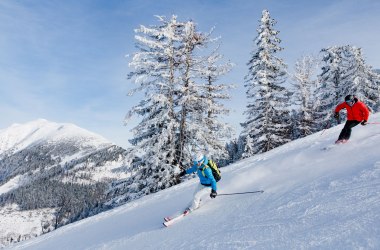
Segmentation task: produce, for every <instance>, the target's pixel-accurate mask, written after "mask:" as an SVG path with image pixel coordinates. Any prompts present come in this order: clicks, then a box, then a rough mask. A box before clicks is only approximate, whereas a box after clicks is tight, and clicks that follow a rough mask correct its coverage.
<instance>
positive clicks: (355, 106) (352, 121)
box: [334, 95, 369, 144]
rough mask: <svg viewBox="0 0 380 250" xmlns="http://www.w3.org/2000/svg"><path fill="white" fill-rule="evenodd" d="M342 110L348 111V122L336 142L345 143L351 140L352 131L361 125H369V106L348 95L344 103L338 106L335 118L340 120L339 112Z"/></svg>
mask: <svg viewBox="0 0 380 250" xmlns="http://www.w3.org/2000/svg"><path fill="white" fill-rule="evenodd" d="M341 109H346V110H347V121H346V124H345V125H344V127H343V129H342V132H340V135H339V138H338V140H337V141H336V142H335V143H337V144H339V143H345V142H347V141H348V139H350V136H351V129H352V128H353V127H355V126H356V125H358V124H359V123H361V124H362V125H367V121H368V117H369V110H368V108H367V106H366V105H365V104H364V103H362V102H360V101H359V100H358V98H357V97H356V96H354V95H348V96H346V97H345V98H344V102H342V103H341V104H339V105H338V106H336V108H335V115H334V117H335V118H337V119H339V111H340V110H341Z"/></svg>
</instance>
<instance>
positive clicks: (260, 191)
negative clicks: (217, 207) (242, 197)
mask: <svg viewBox="0 0 380 250" xmlns="http://www.w3.org/2000/svg"><path fill="white" fill-rule="evenodd" d="M256 193H264V190H258V191H250V192H242V193H229V194H218V196H221V195H236V194H256Z"/></svg>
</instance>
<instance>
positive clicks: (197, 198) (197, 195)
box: [189, 184, 210, 211]
mask: <svg viewBox="0 0 380 250" xmlns="http://www.w3.org/2000/svg"><path fill="white" fill-rule="evenodd" d="M209 189H210V187H206V186H203V185H202V184H198V186H197V187H196V189H195V191H194V198H193V201H192V202H191V204H190V206H189V210H190V211H194V210H195V209H197V208H199V206H200V204H201V200H202V197H203V196H204V195H206V194H207V193H209V192H210V191H209Z"/></svg>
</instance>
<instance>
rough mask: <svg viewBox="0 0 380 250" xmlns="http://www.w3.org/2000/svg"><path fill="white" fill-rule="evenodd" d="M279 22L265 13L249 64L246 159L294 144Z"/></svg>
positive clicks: (244, 128)
mask: <svg viewBox="0 0 380 250" xmlns="http://www.w3.org/2000/svg"><path fill="white" fill-rule="evenodd" d="M275 23H276V21H275V20H274V19H272V18H271V17H270V13H269V11H268V10H264V11H263V12H262V18H261V20H260V26H259V28H258V30H257V31H258V35H257V37H256V39H255V44H256V47H257V48H256V49H255V50H254V51H253V52H252V58H251V59H250V61H249V62H248V64H247V65H248V67H249V72H248V75H247V76H246V77H245V87H247V91H246V94H247V98H248V105H247V110H246V111H245V112H244V114H245V115H247V119H246V121H245V122H244V123H242V126H243V131H242V134H241V136H243V138H245V139H244V144H245V149H244V153H243V158H246V157H249V156H252V155H253V154H256V153H262V152H266V151H268V150H271V149H273V148H275V147H278V146H280V145H282V144H284V143H287V142H289V141H290V138H291V128H290V122H289V119H290V115H289V110H288V107H289V105H288V104H289V91H288V90H287V89H286V88H285V87H283V86H282V85H283V83H284V82H285V80H286V71H285V69H286V65H285V63H284V62H283V60H282V59H280V58H279V57H277V56H276V55H277V53H278V52H280V51H281V50H282V48H281V47H280V42H281V40H280V39H279V38H278V36H277V35H278V33H279V32H278V31H276V30H274V28H273V26H274V25H275Z"/></svg>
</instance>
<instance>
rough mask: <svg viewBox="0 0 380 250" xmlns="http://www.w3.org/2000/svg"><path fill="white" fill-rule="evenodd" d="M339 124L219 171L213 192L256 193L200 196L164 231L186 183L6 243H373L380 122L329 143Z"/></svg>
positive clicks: (378, 209) (378, 219) (378, 242)
mask: <svg viewBox="0 0 380 250" xmlns="http://www.w3.org/2000/svg"><path fill="white" fill-rule="evenodd" d="M371 121H372V122H373V121H380V114H376V115H372V116H371V117H370V120H369V122H371ZM342 126H343V125H340V126H337V127H334V128H332V129H329V130H326V131H324V132H319V133H316V134H314V135H311V136H308V137H306V138H303V139H300V140H297V141H293V142H291V143H288V144H286V145H284V146H282V147H279V148H276V149H274V150H272V151H270V152H267V153H264V154H260V155H257V156H254V157H251V158H248V159H245V160H242V161H239V162H237V163H235V164H232V165H230V166H228V167H226V168H223V169H222V180H221V181H220V182H219V183H218V186H219V190H218V193H230V192H244V191H254V190H260V189H263V190H265V192H264V193H263V194H247V195H235V196H218V197H216V199H213V200H211V199H210V198H206V199H205V200H204V203H203V206H202V207H201V208H200V209H198V210H196V211H195V212H194V213H192V214H190V215H188V216H186V217H185V218H184V219H183V220H181V221H179V222H178V223H177V224H174V225H173V226H171V227H169V228H164V227H163V226H162V222H163V218H164V217H165V216H168V215H171V214H173V213H175V212H176V211H181V210H182V209H184V208H185V207H186V205H187V204H188V202H189V201H190V200H191V198H192V193H193V189H194V188H195V185H196V184H197V182H198V180H197V179H193V180H191V181H188V182H185V183H182V184H181V185H177V186H175V187H172V188H169V189H167V190H164V191H161V192H158V193H156V194H152V195H149V196H146V197H143V198H141V199H139V200H136V201H134V202H131V203H129V204H126V205H124V206H121V207H118V208H116V209H113V210H110V211H108V212H104V213H102V214H99V215H97V216H94V217H91V218H88V219H85V220H82V221H79V222H77V223H74V224H71V225H68V226H65V227H63V228H60V229H58V230H56V231H53V232H52V233H49V234H45V235H43V236H41V237H38V238H35V239H32V240H29V241H25V242H21V243H19V244H17V245H14V246H13V248H14V249H380V237H379V235H380V149H379V146H378V144H379V141H380V125H371V124H369V125H367V126H365V127H364V126H360V125H359V126H357V127H355V128H354V129H353V134H352V137H351V140H350V142H349V143H347V144H344V145H339V146H333V147H330V146H331V145H332V144H333V143H334V141H335V140H336V138H337V136H338V134H339V132H340V130H341V129H342ZM325 148H326V149H325Z"/></svg>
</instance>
